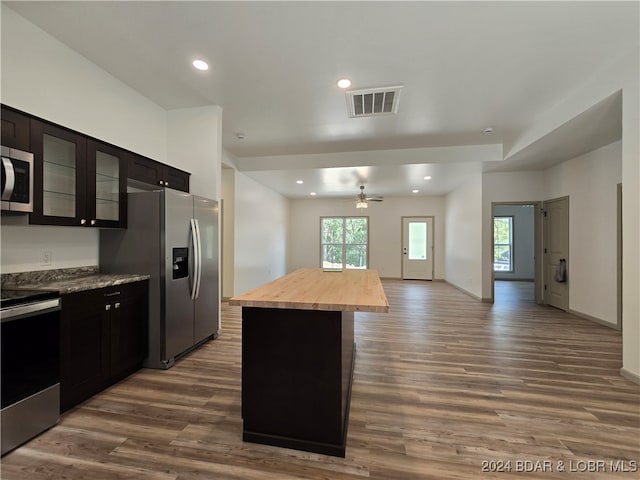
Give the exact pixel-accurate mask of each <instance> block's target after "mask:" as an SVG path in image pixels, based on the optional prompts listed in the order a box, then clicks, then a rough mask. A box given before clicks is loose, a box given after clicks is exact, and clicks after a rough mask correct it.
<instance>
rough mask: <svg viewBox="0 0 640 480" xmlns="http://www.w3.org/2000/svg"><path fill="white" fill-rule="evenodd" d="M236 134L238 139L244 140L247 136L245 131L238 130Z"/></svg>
mask: <svg viewBox="0 0 640 480" xmlns="http://www.w3.org/2000/svg"><path fill="white" fill-rule="evenodd" d="M235 135H236V138H237V139H238V140H244V138H245V137H246V135H245V134H244V132H236V133H235Z"/></svg>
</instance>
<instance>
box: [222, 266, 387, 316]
mask: <svg viewBox="0 0 640 480" xmlns="http://www.w3.org/2000/svg"><path fill="white" fill-rule="evenodd" d="M229 304H230V305H240V306H243V307H262V308H291V309H300V310H332V311H347V312H349V311H350V312H376V313H387V312H389V302H387V296H386V295H385V293H384V290H383V288H382V284H381V283H380V277H378V272H377V271H376V270H342V271H339V272H337V271H331V272H326V271H323V270H322V269H321V268H301V269H299V270H296V271H295V272H291V273H289V274H287V275H285V276H284V277H280V278H278V279H276V280H273V281H271V282H269V283H265V284H264V285H261V286H260V287H257V288H254V289H253V290H249V291H248V292H245V293H242V294H240V295H236V296H235V297H233V298H231V299H230V300H229Z"/></svg>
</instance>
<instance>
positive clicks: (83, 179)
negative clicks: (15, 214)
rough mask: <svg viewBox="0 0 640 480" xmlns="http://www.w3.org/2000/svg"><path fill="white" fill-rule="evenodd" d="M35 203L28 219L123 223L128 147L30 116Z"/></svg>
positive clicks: (41, 222)
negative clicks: (120, 147)
mask: <svg viewBox="0 0 640 480" xmlns="http://www.w3.org/2000/svg"><path fill="white" fill-rule="evenodd" d="M30 132H31V149H32V152H33V155H34V205H33V213H32V214H31V215H30V217H29V223H32V224H38V225H67V226H86V227H112V228H125V227H126V221H127V203H126V192H127V184H126V178H127V167H128V159H127V155H128V152H126V151H125V150H123V149H119V148H117V147H114V146H112V145H108V144H106V143H103V142H100V141H98V140H94V139H91V138H89V137H87V136H85V135H82V134H80V133H77V132H74V131H73V130H69V129H66V128H63V127H60V126H57V125H53V124H50V123H47V122H44V121H41V120H38V119H31V122H30Z"/></svg>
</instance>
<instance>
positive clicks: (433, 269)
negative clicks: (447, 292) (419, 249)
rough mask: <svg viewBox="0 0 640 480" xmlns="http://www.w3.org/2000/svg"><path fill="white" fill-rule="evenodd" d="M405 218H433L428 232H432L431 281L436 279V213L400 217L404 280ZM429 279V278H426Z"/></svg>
mask: <svg viewBox="0 0 640 480" xmlns="http://www.w3.org/2000/svg"><path fill="white" fill-rule="evenodd" d="M405 218H424V219H428V218H430V219H431V232H427V235H429V233H430V234H431V235H430V237H431V242H430V243H431V281H433V280H435V278H436V277H435V270H436V259H435V256H434V253H435V245H434V242H435V238H436V234H435V230H436V218H435V216H434V215H402V216H401V217H400V278H401V279H402V280H404V261H403V260H404V255H403V254H402V246H403V245H404V219H405ZM425 281H428V280H425Z"/></svg>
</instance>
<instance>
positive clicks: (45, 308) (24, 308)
mask: <svg viewBox="0 0 640 480" xmlns="http://www.w3.org/2000/svg"><path fill="white" fill-rule="evenodd" d="M56 310H60V299H59V298H54V299H53V300H45V301H42V302H34V303H29V304H27V305H16V306H15V307H7V308H3V309H2V311H0V319H1V321H2V323H5V322H10V321H12V320H17V319H19V318H23V317H28V316H33V315H41V314H45V313H49V312H54V311H56Z"/></svg>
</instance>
